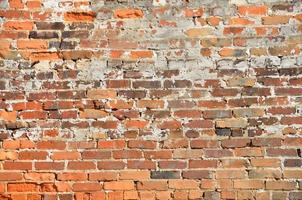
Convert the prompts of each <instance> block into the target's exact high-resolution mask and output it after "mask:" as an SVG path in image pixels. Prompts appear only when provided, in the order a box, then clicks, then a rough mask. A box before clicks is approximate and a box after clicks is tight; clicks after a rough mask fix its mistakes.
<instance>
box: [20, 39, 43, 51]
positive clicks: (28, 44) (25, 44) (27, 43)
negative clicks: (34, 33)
mask: <svg viewBox="0 0 302 200" xmlns="http://www.w3.org/2000/svg"><path fill="white" fill-rule="evenodd" d="M17 47H18V48H19V49H36V50H39V49H47V48H48V44H47V42H46V41H44V40H18V41H17Z"/></svg>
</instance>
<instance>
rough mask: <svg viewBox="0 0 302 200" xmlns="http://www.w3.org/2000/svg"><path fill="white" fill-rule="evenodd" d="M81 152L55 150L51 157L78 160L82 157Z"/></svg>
mask: <svg viewBox="0 0 302 200" xmlns="http://www.w3.org/2000/svg"><path fill="white" fill-rule="evenodd" d="M80 157H81V154H80V153H79V152H72V151H69V152H68V151H63V152H53V154H52V156H51V158H52V159H53V160H77V159H80Z"/></svg>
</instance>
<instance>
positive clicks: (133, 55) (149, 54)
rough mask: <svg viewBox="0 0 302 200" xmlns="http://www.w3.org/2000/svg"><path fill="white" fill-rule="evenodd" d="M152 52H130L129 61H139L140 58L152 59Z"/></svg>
mask: <svg viewBox="0 0 302 200" xmlns="http://www.w3.org/2000/svg"><path fill="white" fill-rule="evenodd" d="M152 57H153V52H152V51H147V50H146V51H143V50H141V51H131V52H130V58H131V59H141V58H152Z"/></svg>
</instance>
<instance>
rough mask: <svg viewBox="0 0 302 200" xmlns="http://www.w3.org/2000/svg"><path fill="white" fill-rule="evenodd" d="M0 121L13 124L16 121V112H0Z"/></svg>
mask: <svg viewBox="0 0 302 200" xmlns="http://www.w3.org/2000/svg"><path fill="white" fill-rule="evenodd" d="M0 119H2V120H4V121H11V122H15V121H16V119H17V112H16V111H12V112H6V111H3V110H2V111H0Z"/></svg>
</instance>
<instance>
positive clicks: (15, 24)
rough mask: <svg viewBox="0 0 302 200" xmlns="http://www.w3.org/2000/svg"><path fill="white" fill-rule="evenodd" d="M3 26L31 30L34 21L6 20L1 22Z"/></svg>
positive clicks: (10, 28)
mask: <svg viewBox="0 0 302 200" xmlns="http://www.w3.org/2000/svg"><path fill="white" fill-rule="evenodd" d="M3 27H4V28H5V29H7V30H24V31H26V30H28V31H31V30H32V29H33V28H34V23H33V22H30V21H17V22H15V21H7V22H5V23H4V24H3Z"/></svg>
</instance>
